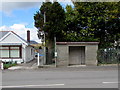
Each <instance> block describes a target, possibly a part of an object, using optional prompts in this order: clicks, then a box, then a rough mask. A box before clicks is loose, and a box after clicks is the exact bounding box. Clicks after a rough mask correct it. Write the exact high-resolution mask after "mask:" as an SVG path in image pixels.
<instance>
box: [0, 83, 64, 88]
mask: <svg viewBox="0 0 120 90" xmlns="http://www.w3.org/2000/svg"><path fill="white" fill-rule="evenodd" d="M63 85H65V84H46V85H19V86H2V88H18V87H43V86H46V87H47V86H63ZM0 87H1V86H0Z"/></svg>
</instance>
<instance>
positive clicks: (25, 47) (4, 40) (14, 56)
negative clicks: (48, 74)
mask: <svg viewBox="0 0 120 90" xmlns="http://www.w3.org/2000/svg"><path fill="white" fill-rule="evenodd" d="M34 51H35V50H34V47H33V46H31V45H30V31H27V41H26V40H24V39H23V38H21V37H20V36H19V35H17V34H16V33H14V32H13V31H0V60H2V61H4V62H9V61H16V62H17V63H26V62H29V61H31V60H33V59H34V58H35V52H34Z"/></svg>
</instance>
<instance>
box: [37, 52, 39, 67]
mask: <svg viewBox="0 0 120 90" xmlns="http://www.w3.org/2000/svg"><path fill="white" fill-rule="evenodd" d="M37 62H38V63H37V66H40V58H39V53H38V60H37Z"/></svg>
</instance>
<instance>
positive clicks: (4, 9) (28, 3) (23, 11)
mask: <svg viewBox="0 0 120 90" xmlns="http://www.w3.org/2000/svg"><path fill="white" fill-rule="evenodd" d="M43 1H44V0H20V1H19V0H2V2H0V21H1V22H0V31H14V32H15V33H16V34H18V35H19V36H21V37H22V38H23V39H25V40H26V37H27V36H26V35H27V30H30V35H31V38H30V39H31V40H34V41H37V42H38V43H41V40H39V39H38V37H37V28H35V27H34V18H33V16H34V14H35V13H36V11H39V8H40V6H41V5H42V2H43ZM60 4H61V5H62V6H63V7H65V6H66V5H67V4H68V5H73V4H72V2H71V1H70V0H63V1H62V2H60Z"/></svg>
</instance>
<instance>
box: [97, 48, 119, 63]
mask: <svg viewBox="0 0 120 90" xmlns="http://www.w3.org/2000/svg"><path fill="white" fill-rule="evenodd" d="M119 53H120V50H119V49H115V48H107V49H99V50H98V52H97V59H98V64H117V63H119V61H120V54H119Z"/></svg>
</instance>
